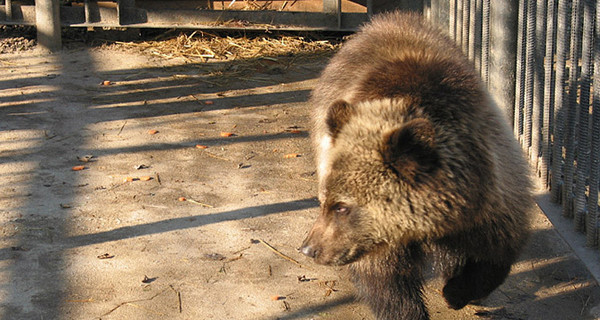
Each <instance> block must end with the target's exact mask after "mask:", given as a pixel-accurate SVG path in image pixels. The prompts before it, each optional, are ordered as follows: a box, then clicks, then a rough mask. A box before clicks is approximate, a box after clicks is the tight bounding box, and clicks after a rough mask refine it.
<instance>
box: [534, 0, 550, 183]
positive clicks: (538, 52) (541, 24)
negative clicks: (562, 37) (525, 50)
mask: <svg viewBox="0 0 600 320" xmlns="http://www.w3.org/2000/svg"><path fill="white" fill-rule="evenodd" d="M546 19H547V17H546V1H537V8H536V15H535V22H536V27H535V30H536V31H535V39H536V41H535V44H536V45H535V67H534V76H535V78H534V79H533V112H532V118H531V157H530V159H531V161H532V162H531V164H532V165H533V167H534V168H535V169H536V173H537V174H538V175H540V176H541V173H540V171H539V169H540V161H539V160H540V150H541V148H540V147H541V136H542V118H543V116H542V113H543V111H544V49H545V47H546Z"/></svg>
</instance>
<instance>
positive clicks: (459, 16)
mask: <svg viewBox="0 0 600 320" xmlns="http://www.w3.org/2000/svg"><path fill="white" fill-rule="evenodd" d="M463 1H467V0H456V38H454V39H455V40H456V45H458V46H459V47H461V46H462V35H463V32H462V27H463Z"/></svg>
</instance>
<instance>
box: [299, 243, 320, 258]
mask: <svg viewBox="0 0 600 320" xmlns="http://www.w3.org/2000/svg"><path fill="white" fill-rule="evenodd" d="M299 250H300V252H302V254H304V255H305V256H307V257H309V258H313V259H314V258H316V257H317V250H315V249H314V248H313V247H312V246H311V245H308V244H303V245H302V247H300V249H299Z"/></svg>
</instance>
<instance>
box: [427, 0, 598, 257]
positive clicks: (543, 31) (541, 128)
mask: <svg viewBox="0 0 600 320" xmlns="http://www.w3.org/2000/svg"><path fill="white" fill-rule="evenodd" d="M427 4H428V7H427V8H426V9H427V12H428V16H429V18H430V19H431V20H432V21H433V22H434V23H436V24H438V25H439V26H440V27H442V28H443V29H445V30H447V31H448V33H449V34H450V37H451V38H452V39H454V40H455V41H456V43H457V45H458V46H459V47H460V48H462V49H463V51H464V53H465V55H467V56H468V57H469V59H471V60H472V61H473V63H474V64H475V67H476V69H477V70H479V72H480V73H481V76H482V79H483V80H484V82H485V83H486V84H487V85H488V86H489V87H490V91H491V92H492V94H493V95H494V96H495V98H496V100H497V102H498V104H499V106H501V107H502V108H503V109H504V110H505V111H506V114H507V116H508V117H509V118H510V119H511V120H512V124H513V128H514V134H515V136H516V138H517V139H518V140H519V142H520V144H521V147H522V148H523V151H524V153H525V154H526V155H527V157H528V159H529V161H530V163H531V165H532V167H533V168H534V169H535V172H536V174H537V176H538V178H539V179H540V181H541V182H542V183H543V184H544V186H545V187H546V188H548V189H549V191H550V193H551V195H552V201H554V202H556V203H559V204H560V205H561V206H562V212H563V215H564V216H565V217H569V218H572V219H573V226H574V229H575V230H577V231H580V232H582V233H585V235H586V239H587V241H586V242H587V245H588V246H597V245H598V239H599V235H600V233H599V232H598V191H599V189H598V188H599V183H600V76H599V75H600V25H599V23H600V4H599V3H598V2H597V1H595V0H537V1H533V0H495V1H493V2H492V1H490V0H430V1H428V3H427Z"/></svg>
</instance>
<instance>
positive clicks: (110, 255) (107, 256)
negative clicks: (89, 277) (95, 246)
mask: <svg viewBox="0 0 600 320" xmlns="http://www.w3.org/2000/svg"><path fill="white" fill-rule="evenodd" d="M114 257H115V256H114V255H112V254H110V253H103V254H101V255H99V256H98V259H111V258H114Z"/></svg>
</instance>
